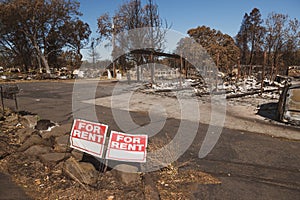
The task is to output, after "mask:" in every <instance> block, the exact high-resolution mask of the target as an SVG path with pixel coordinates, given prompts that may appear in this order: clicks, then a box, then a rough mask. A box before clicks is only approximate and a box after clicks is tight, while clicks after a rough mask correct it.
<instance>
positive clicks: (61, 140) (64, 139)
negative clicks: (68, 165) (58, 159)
mask: <svg viewBox="0 0 300 200" xmlns="http://www.w3.org/2000/svg"><path fill="white" fill-rule="evenodd" d="M68 144H69V135H62V136H59V137H57V138H55V144H54V150H55V151H56V152H61V153H62V152H66V151H67V152H70V151H71V150H72V149H71V148H70V145H68Z"/></svg>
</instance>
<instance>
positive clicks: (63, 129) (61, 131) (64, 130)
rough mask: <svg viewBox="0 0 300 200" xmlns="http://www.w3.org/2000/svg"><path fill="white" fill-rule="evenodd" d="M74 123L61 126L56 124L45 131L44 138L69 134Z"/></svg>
mask: <svg viewBox="0 0 300 200" xmlns="http://www.w3.org/2000/svg"><path fill="white" fill-rule="evenodd" d="M71 128H72V124H63V125H61V126H56V127H54V128H53V129H51V131H49V132H43V133H42V138H44V139H48V138H50V137H59V136H62V135H66V134H69V133H70V132H71Z"/></svg>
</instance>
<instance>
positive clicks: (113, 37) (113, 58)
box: [112, 18, 116, 78]
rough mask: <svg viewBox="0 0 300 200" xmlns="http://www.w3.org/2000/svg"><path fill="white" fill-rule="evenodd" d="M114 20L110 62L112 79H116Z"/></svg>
mask: <svg viewBox="0 0 300 200" xmlns="http://www.w3.org/2000/svg"><path fill="white" fill-rule="evenodd" d="M115 34H116V31H115V18H113V21H112V62H113V78H116V63H115V45H116V41H115V40H116V39H115Z"/></svg>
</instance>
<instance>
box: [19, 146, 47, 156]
mask: <svg viewBox="0 0 300 200" xmlns="http://www.w3.org/2000/svg"><path fill="white" fill-rule="evenodd" d="M51 150H52V149H51V147H47V146H43V145H34V146H31V147H29V148H28V149H27V150H26V151H25V152H24V154H26V155H28V156H40V155H42V154H46V153H49V152H50V151H51Z"/></svg>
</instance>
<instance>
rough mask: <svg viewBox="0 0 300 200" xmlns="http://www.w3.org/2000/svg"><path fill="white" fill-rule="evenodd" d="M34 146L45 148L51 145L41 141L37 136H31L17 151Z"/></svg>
mask: <svg viewBox="0 0 300 200" xmlns="http://www.w3.org/2000/svg"><path fill="white" fill-rule="evenodd" d="M34 145H46V146H51V143H50V142H48V141H46V140H43V139H42V138H41V137H40V136H39V135H31V136H30V137H29V138H28V139H27V140H26V141H25V142H24V143H23V144H22V146H21V147H20V148H19V149H18V150H19V151H25V150H26V149H28V148H29V147H31V146H34Z"/></svg>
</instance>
